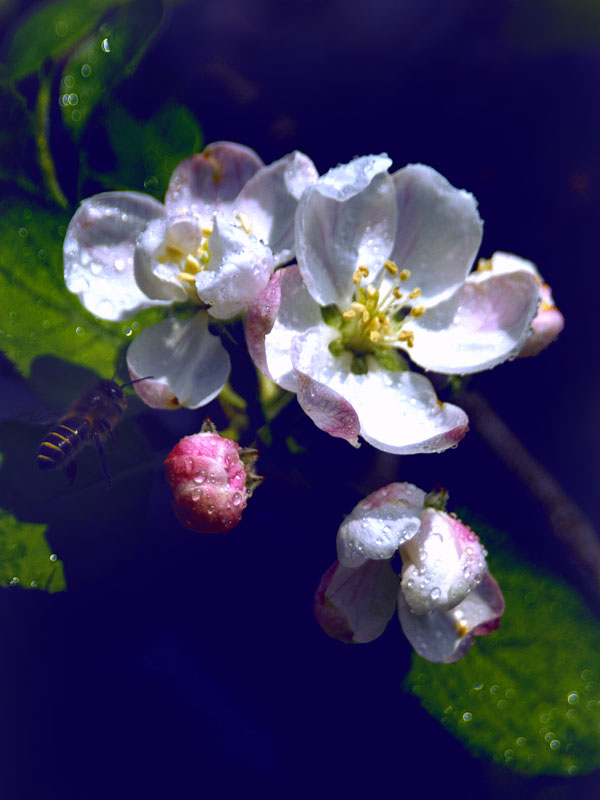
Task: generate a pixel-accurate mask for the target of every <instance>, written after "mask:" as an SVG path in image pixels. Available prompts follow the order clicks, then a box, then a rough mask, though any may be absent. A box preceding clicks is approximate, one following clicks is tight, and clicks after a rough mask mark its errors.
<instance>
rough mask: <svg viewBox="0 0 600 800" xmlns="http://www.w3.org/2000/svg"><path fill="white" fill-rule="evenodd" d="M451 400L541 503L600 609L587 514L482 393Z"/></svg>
mask: <svg viewBox="0 0 600 800" xmlns="http://www.w3.org/2000/svg"><path fill="white" fill-rule="evenodd" d="M453 400H455V401H456V402H457V403H458V404H459V405H461V406H462V407H463V408H464V409H465V411H466V412H467V413H468V415H469V420H470V422H471V423H472V425H473V428H474V429H475V430H476V431H477V433H478V434H479V435H480V436H481V438H482V439H483V440H484V441H485V443H486V444H487V445H488V447H490V448H491V449H492V450H493V452H494V453H495V454H496V456H497V457H498V458H499V459H500V461H501V462H502V463H503V464H504V466H505V467H506V468H507V469H508V470H509V471H510V472H511V473H512V474H513V475H515V476H516V477H517V478H518V479H519V481H520V482H521V483H522V484H523V485H524V486H525V487H526V488H527V490H528V491H529V492H530V494H531V495H532V496H533V497H534V498H535V500H536V501H537V502H538V504H539V505H540V506H541V507H542V509H543V510H544V513H545V515H546V517H547V519H548V522H549V525H550V529H551V531H552V533H553V535H554V537H555V538H556V539H557V541H558V542H560V544H561V546H562V547H563V548H564V549H565V550H566V552H567V554H568V556H569V560H570V561H571V563H572V565H573V567H574V568H575V569H576V570H577V573H578V575H579V577H580V578H581V579H582V581H583V584H584V587H585V589H586V590H587V591H586V594H588V597H589V599H590V600H591V601H592V604H593V605H594V607H595V610H596V612H597V613H599V614H600V539H599V538H598V533H597V532H596V530H595V528H594V526H593V525H592V523H591V522H590V520H589V519H588V518H587V517H586V516H585V514H584V513H583V511H582V510H581V509H580V508H579V506H578V505H577V504H576V503H574V502H573V500H571V498H570V497H569V496H568V495H567V493H566V492H565V490H564V489H563V488H562V486H561V485H560V484H559V483H558V481H557V480H556V479H555V478H554V477H553V476H552V475H551V474H550V472H549V471H548V470H547V469H546V468H545V467H544V466H543V465H542V464H541V463H540V462H539V461H538V460H537V459H536V458H535V457H534V456H533V455H532V454H531V453H530V452H529V451H528V450H527V449H526V448H525V447H524V445H523V444H522V442H521V441H520V440H519V439H518V438H517V436H516V435H515V434H514V433H513V432H512V430H511V429H510V428H509V427H508V425H507V424H506V423H505V422H504V421H503V420H502V419H501V418H500V417H499V416H498V414H496V412H495V411H494V410H493V409H492V407H491V406H490V404H489V403H488V401H487V400H486V399H485V397H483V396H482V395H481V394H479V392H476V391H467V390H464V389H463V390H462V391H460V392H459V393H458V394H457V395H455V397H454V398H453Z"/></svg>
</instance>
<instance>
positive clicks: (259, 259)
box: [196, 217, 274, 319]
mask: <svg viewBox="0 0 600 800" xmlns="http://www.w3.org/2000/svg"><path fill="white" fill-rule="evenodd" d="M208 249H209V252H210V260H209V262H208V264H207V265H206V267H205V269H204V270H203V271H202V272H199V273H197V275H196V289H197V291H198V296H199V297H200V299H201V300H202V301H203V302H204V303H209V304H210V309H209V313H210V315H211V316H213V317H215V318H216V319H229V318H230V317H234V316H235V315H236V314H239V313H240V311H243V310H244V309H246V308H247V307H248V305H249V304H250V302H251V301H252V300H253V299H254V298H255V297H256V295H257V294H259V293H260V292H262V290H263V289H264V288H265V287H266V285H267V283H268V282H269V278H270V277H271V274H272V272H273V267H274V263H273V255H272V253H271V251H270V250H269V248H268V247H267V246H266V245H264V244H262V242H259V241H258V239H256V238H255V237H254V236H250V235H249V234H248V233H246V231H244V230H243V229H242V228H238V227H237V226H236V225H232V224H230V223H228V222H226V221H225V220H223V219H219V218H218V217H215V221H214V227H213V231H212V233H211V234H210V239H209V240H208Z"/></svg>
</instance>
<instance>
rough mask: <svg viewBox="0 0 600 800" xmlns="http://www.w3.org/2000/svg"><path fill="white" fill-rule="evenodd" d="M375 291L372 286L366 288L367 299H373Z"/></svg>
mask: <svg viewBox="0 0 600 800" xmlns="http://www.w3.org/2000/svg"><path fill="white" fill-rule="evenodd" d="M376 293H377V289H376V288H375V287H374V286H367V297H375V295H376Z"/></svg>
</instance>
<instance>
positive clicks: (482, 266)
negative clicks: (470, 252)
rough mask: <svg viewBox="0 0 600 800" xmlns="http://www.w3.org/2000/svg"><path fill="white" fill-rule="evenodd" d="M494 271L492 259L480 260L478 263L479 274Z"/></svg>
mask: <svg viewBox="0 0 600 800" xmlns="http://www.w3.org/2000/svg"><path fill="white" fill-rule="evenodd" d="M491 269H492V259H491V258H480V259H479V261H478V262H477V272H489V271H490V270H491Z"/></svg>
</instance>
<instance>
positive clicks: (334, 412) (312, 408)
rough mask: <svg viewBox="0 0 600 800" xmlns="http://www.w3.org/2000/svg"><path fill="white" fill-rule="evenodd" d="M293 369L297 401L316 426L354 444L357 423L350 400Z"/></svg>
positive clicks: (355, 445) (356, 439) (356, 441)
mask: <svg viewBox="0 0 600 800" xmlns="http://www.w3.org/2000/svg"><path fill="white" fill-rule="evenodd" d="M292 360H293V355H292ZM296 373H297V388H296V397H297V399H298V403H299V404H300V406H301V408H302V410H303V411H304V412H305V413H306V414H308V416H309V417H310V418H311V419H312V421H313V422H314V423H315V425H316V426H317V428H321V430H322V431H325V432H326V433H328V434H329V435H330V436H335V437H336V438H338V439H345V440H346V441H347V442H349V443H350V444H351V445H353V446H354V447H358V446H359V445H358V434H359V432H360V424H359V421H358V417H357V415H356V412H355V410H354V409H353V408H352V406H351V405H350V403H348V401H347V400H344V398H343V397H341V395H339V394H338V393H337V392H334V391H333V389H330V388H329V387H328V386H325V385H324V384H322V383H319V382H318V381H314V380H313V379H312V378H310V377H309V376H308V375H304V374H303V373H302V372H300V371H299V370H298V369H297V370H296Z"/></svg>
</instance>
